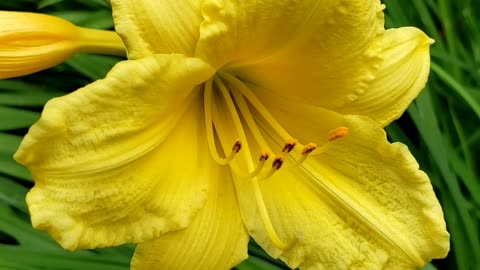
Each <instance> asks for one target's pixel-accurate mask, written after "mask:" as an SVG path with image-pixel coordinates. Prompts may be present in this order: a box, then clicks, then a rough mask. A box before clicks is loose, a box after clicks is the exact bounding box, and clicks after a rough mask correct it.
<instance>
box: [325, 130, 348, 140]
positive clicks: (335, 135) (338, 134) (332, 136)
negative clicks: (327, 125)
mask: <svg viewBox="0 0 480 270" xmlns="http://www.w3.org/2000/svg"><path fill="white" fill-rule="evenodd" d="M348 133H349V129H348V128H347V127H339V128H336V129H334V130H332V131H330V132H329V133H328V141H329V142H332V141H335V140H337V139H340V138H343V137H345V136H347V135H348Z"/></svg>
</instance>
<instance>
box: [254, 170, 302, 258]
mask: <svg viewBox="0 0 480 270" xmlns="http://www.w3.org/2000/svg"><path fill="white" fill-rule="evenodd" d="M252 186H253V191H254V193H255V200H256V202H257V208H258V212H260V217H261V219H262V222H263V227H264V228H265V231H266V232H267V236H268V238H269V239H270V241H271V242H272V244H273V245H274V246H275V247H277V248H278V249H280V250H283V251H286V250H289V249H291V248H292V247H293V246H294V245H295V243H296V242H297V238H295V239H294V240H293V241H291V242H290V243H285V242H283V241H282V240H280V238H279V237H278V234H277V232H276V231H275V228H274V227H273V224H272V221H271V220H270V216H269V215H268V210H267V207H266V206H265V201H264V200H263V195H262V191H261V190H260V185H259V184H258V180H257V179H253V180H252Z"/></svg>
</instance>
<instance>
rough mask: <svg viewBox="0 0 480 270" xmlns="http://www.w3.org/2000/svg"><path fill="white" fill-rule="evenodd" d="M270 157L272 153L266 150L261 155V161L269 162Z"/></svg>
mask: <svg viewBox="0 0 480 270" xmlns="http://www.w3.org/2000/svg"><path fill="white" fill-rule="evenodd" d="M269 157H270V153H269V152H268V151H266V150H264V151H262V153H261V154H260V159H259V161H260V162H262V161H267V160H268V158H269Z"/></svg>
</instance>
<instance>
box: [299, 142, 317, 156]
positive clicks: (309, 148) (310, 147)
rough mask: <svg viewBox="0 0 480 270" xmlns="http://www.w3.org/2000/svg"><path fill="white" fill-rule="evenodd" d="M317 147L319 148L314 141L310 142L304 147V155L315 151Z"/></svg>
mask: <svg viewBox="0 0 480 270" xmlns="http://www.w3.org/2000/svg"><path fill="white" fill-rule="evenodd" d="M315 149H317V145H316V144H314V143H309V144H307V145H305V147H304V148H303V149H302V155H308V154H310V153H312V152H313V151H315Z"/></svg>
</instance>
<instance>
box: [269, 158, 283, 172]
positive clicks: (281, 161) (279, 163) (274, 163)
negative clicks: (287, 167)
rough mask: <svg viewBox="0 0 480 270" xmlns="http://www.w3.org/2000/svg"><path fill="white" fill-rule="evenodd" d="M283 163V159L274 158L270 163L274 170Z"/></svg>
mask: <svg viewBox="0 0 480 270" xmlns="http://www.w3.org/2000/svg"><path fill="white" fill-rule="evenodd" d="M283 161H284V158H283V157H277V158H275V160H274V161H273V163H272V168H274V169H275V170H279V169H280V168H281V167H282V165H283Z"/></svg>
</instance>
